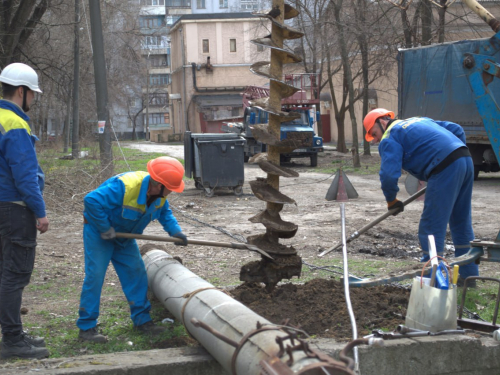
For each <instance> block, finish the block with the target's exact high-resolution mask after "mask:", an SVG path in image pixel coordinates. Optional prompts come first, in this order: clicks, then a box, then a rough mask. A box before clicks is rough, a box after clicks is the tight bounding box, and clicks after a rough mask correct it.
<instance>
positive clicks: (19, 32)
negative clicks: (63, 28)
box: [0, 0, 49, 68]
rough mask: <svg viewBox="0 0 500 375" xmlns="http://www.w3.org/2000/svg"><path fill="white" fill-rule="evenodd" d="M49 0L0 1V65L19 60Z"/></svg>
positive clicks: (3, 65)
mask: <svg viewBox="0 0 500 375" xmlns="http://www.w3.org/2000/svg"><path fill="white" fill-rule="evenodd" d="M48 5H49V1H48V0H41V1H33V0H18V1H0V51H1V53H0V67H1V68H3V67H5V66H6V65H8V64H10V63H12V62H16V61H20V60H21V56H22V55H23V53H25V51H24V49H25V45H26V43H27V41H28V39H29V38H30V37H31V35H32V34H33V31H34V30H35V28H36V27H37V25H38V24H39V22H40V20H41V18H42V17H43V15H44V14H45V12H46V11H47V9H48Z"/></svg>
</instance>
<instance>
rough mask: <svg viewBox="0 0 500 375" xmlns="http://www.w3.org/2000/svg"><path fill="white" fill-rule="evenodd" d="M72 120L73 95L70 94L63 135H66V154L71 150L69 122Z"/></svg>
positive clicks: (64, 150) (64, 149)
mask: <svg viewBox="0 0 500 375" xmlns="http://www.w3.org/2000/svg"><path fill="white" fill-rule="evenodd" d="M68 91H69V88H68ZM70 118H71V95H69V92H68V98H67V100H66V119H65V120H64V121H65V126H64V131H63V134H64V148H63V152H64V153H66V152H68V148H69V132H70V126H69V122H70Z"/></svg>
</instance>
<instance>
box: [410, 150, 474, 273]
mask: <svg viewBox="0 0 500 375" xmlns="http://www.w3.org/2000/svg"><path fill="white" fill-rule="evenodd" d="M473 184H474V165H473V163H472V158H470V157H462V158H459V159H457V160H455V161H454V162H453V163H452V164H450V165H449V166H448V167H446V168H445V169H444V170H443V171H441V172H439V173H437V174H434V175H432V176H431V177H430V178H429V180H428V181H427V191H426V192H425V202H424V212H423V213H422V217H421V218H420V226H419V229H418V238H419V241H420V246H421V247H422V250H423V257H422V261H423V262H425V261H427V260H429V242H428V241H429V240H428V236H429V235H430V234H432V235H434V239H435V243H436V250H437V253H438V255H439V256H443V252H444V244H445V237H446V229H447V227H448V223H449V225H450V232H451V238H452V240H453V244H454V246H455V256H456V257H458V256H461V255H464V254H465V253H467V252H468V251H469V249H470V241H472V240H473V239H474V231H473V229H472V219H471V200H472V186H473ZM459 273H460V276H461V277H462V278H464V279H465V278H467V277H469V276H478V275H479V268H478V265H477V264H474V263H471V264H467V265H465V266H460V271H459Z"/></svg>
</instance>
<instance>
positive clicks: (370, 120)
mask: <svg viewBox="0 0 500 375" xmlns="http://www.w3.org/2000/svg"><path fill="white" fill-rule="evenodd" d="M384 116H389V117H390V118H391V119H393V118H394V112H392V111H388V110H387V109H385V108H375V109H373V110H371V111H370V112H368V114H367V115H366V116H365V119H364V120H363V126H364V127H365V129H366V135H365V139H366V140H367V142H370V141H372V140H373V137H372V136H371V135H370V134H368V132H369V131H370V129H371V128H373V125H375V122H376V121H377V119H379V118H380V117H384Z"/></svg>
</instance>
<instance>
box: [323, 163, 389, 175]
mask: <svg viewBox="0 0 500 375" xmlns="http://www.w3.org/2000/svg"><path fill="white" fill-rule="evenodd" d="M340 167H342V170H343V171H344V172H345V173H349V174H356V175H373V174H377V173H378V172H379V171H380V162H375V161H374V162H372V163H370V164H363V163H361V167H360V168H354V167H353V165H352V160H332V162H331V164H330V165H328V166H324V165H323V166H318V167H317V168H316V169H315V170H314V171H315V172H319V173H326V174H334V173H336V172H337V170H338V169H339V168H340Z"/></svg>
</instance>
